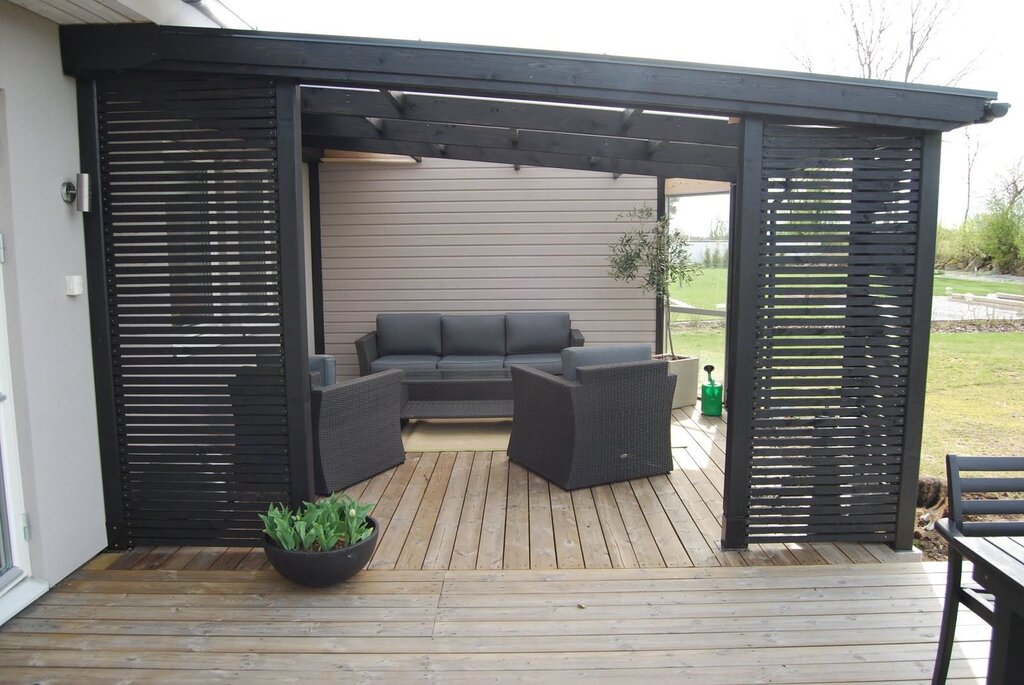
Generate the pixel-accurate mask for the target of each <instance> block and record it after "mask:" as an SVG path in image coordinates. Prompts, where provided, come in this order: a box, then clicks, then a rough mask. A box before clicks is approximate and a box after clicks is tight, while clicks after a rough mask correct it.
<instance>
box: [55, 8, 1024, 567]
mask: <svg viewBox="0 0 1024 685" xmlns="http://www.w3.org/2000/svg"><path fill="white" fill-rule="evenodd" d="M61 44H62V51H63V58H64V67H65V72H66V73H68V74H69V75H72V76H75V77H76V78H78V80H79V93H80V99H79V104H80V126H81V132H80V135H81V140H82V157H83V166H84V168H85V170H86V171H89V172H91V173H93V174H95V175H96V176H97V177H98V179H99V183H97V184H95V185H96V186H97V187H98V192H99V194H98V196H97V197H96V198H95V206H96V207H97V208H98V211H95V212H93V213H91V214H89V215H87V220H86V230H87V233H86V237H87V249H88V255H89V270H90V271H89V279H90V304H91V308H92V309H91V311H92V321H93V330H94V336H93V349H94V356H95V362H96V370H97V397H98V400H99V407H100V408H99V413H100V416H99V419H100V427H101V443H102V454H103V468H104V482H105V493H106V502H107V515H108V522H109V528H110V540H111V544H113V545H116V546H125V545H131V544H137V543H140V542H151V543H152V542H156V543H173V542H191V543H194V542H197V541H209V540H219V541H225V542H227V541H236V540H247V539H252V537H253V536H254V535H255V526H254V525H253V519H254V518H255V517H254V516H253V514H252V512H254V511H255V510H257V509H259V508H261V507H265V505H266V502H267V501H270V500H274V499H291V500H300V499H303V498H307V497H309V496H310V494H311V492H312V468H311V461H312V459H311V447H310V442H311V440H310V428H309V426H310V420H309V411H310V409H309V389H308V382H307V378H306V368H305V354H306V350H307V349H308V347H307V345H308V341H307V334H306V321H305V297H306V293H305V292H304V290H305V287H304V276H303V274H304V273H305V265H304V262H303V249H302V244H301V243H302V237H301V234H302V231H301V226H302V211H303V210H302V207H301V197H300V195H301V194H300V191H299V189H300V177H299V167H300V165H301V160H302V150H303V148H304V147H305V148H306V149H307V150H313V151H314V154H313V155H312V156H311V157H312V159H317V158H318V157H319V154H315V151H317V150H322V149H341V150H353V151H367V152H379V153H393V154H401V155H411V156H416V157H420V156H422V157H450V158H456V159H466V160H478V161H487V162H497V163H503V164H511V165H531V166H547V167H560V168H569V169H585V170H593V171H603V172H609V173H612V174H624V173H629V174H643V175H650V176H657V177H661V178H667V177H683V178H696V179H705V180H715V181H727V182H730V183H732V184H733V204H734V211H733V227H732V231H731V238H730V241H731V245H730V260H731V264H730V286H729V302H728V304H729V307H728V310H729V320H728V331H729V334H728V339H729V343H728V350H727V358H728V363H729V366H730V369H731V373H730V387H729V397H730V407H729V411H730V418H729V429H728V430H729V435H728V448H727V464H726V494H725V512H724V543H725V545H726V546H729V547H738V546H743V545H746V544H747V543H748V542H751V541H767V540H780V541H784V540H865V541H867V540H870V541H886V542H890V543H892V544H894V545H895V546H897V547H900V548H906V547H909V546H910V544H911V538H912V533H913V515H914V505H915V499H916V480H917V473H918V467H919V456H920V455H919V450H920V438H921V423H922V417H923V408H924V388H925V377H926V370H927V350H928V329H929V323H930V304H931V286H932V261H933V257H934V237H935V235H934V234H935V225H936V205H937V195H938V169H939V147H940V134H941V132H942V131H946V130H950V129H953V128H956V127H959V126H963V125H966V124H971V123H976V122H983V121H989V120H991V119H992V118H995V117H998V116H1001V115H1002V114H1004V113H1005V112H1006V109H1007V107H1006V105H1002V104H1000V103H997V102H995V98H996V95H995V94H994V93H989V92H979V91H968V90H962V89H950V88H936V87H929V86H917V85H909V84H894V83H886V82H878V81H868V80H862V79H849V78H838V77H823V76H816V75H811V74H796V73H788V72H773V71H766V70H756V69H740V68H734V67H719V66H709V65H699V64H685V63H675V62H665V61H654V60H641V59H632V58H619V57H607V56H596V55H578V54H566V53H555V52H541V51H526V50H514V49H504V48H483V47H472V46H461V45H441V44H429V43H416V42H403V41H385V40H369V39H354V38H339V37H329V36H301V35H290V34H271V33H261V32H234V31H223V30H208V29H185V28H173V27H157V26H152V25H120V26H74V27H72V26H66V27H62V29H61ZM313 168H315V165H314V167H313ZM313 211H315V206H314V208H313ZM314 251H315V250H314ZM315 259H317V256H316V255H314V260H315ZM182 502H184V505H183V504H182Z"/></svg>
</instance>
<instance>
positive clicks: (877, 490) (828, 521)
mask: <svg viewBox="0 0 1024 685" xmlns="http://www.w3.org/2000/svg"><path fill="white" fill-rule="evenodd" d="M920 158H921V141H920V139H919V138H916V137H913V136H910V135H903V134H900V133H895V132H894V133H892V134H887V135H878V136H876V135H871V136H865V135H862V134H858V133H856V132H852V131H844V130H842V129H823V128H804V127H794V126H782V125H773V126H766V127H765V132H764V146H763V158H762V161H763V170H762V176H761V179H760V182H761V207H760V215H761V222H760V230H759V235H758V238H757V239H758V249H757V252H758V265H759V269H758V274H757V283H758V292H757V300H756V330H757V340H756V341H755V354H754V369H753V373H754V378H753V386H752V388H753V398H754V399H753V401H754V408H753V413H752V425H751V430H750V435H751V445H750V452H749V454H750V455H751V457H750V459H751V461H750V494H749V503H750V508H749V519H748V525H747V533H748V536H747V540H748V541H749V542H751V543H756V542H762V543H764V542H782V541H809V540H858V541H892V540H894V539H895V533H896V502H897V493H898V492H899V486H900V483H899V479H900V473H901V466H902V464H901V461H902V453H903V428H902V426H903V417H902V414H903V411H904V406H905V400H906V393H907V377H908V363H909V348H910V325H911V317H912V314H913V295H914V292H913V287H914V284H913V276H914V264H915V259H916V252H917V233H916V232H917V219H918V193H919V188H920V184H919V183H918V179H919V177H920Z"/></svg>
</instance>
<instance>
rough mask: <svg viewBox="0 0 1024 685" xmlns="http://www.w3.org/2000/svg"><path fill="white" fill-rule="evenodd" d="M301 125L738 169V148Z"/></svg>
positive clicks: (349, 121)
mask: <svg viewBox="0 0 1024 685" xmlns="http://www.w3.org/2000/svg"><path fill="white" fill-rule="evenodd" d="M302 125H303V132H304V135H306V136H331V137H341V138H363V137H366V138H384V139H387V140H392V141H405V142H411V143H433V144H437V143H446V144H453V145H478V146H481V147H487V148H495V149H507V150H522V151H527V152H551V153H556V154H563V155H578V156H580V157H582V158H586V159H589V158H591V157H595V158H612V157H614V158H621V159H629V160H636V161H653V162H660V163H665V164H685V165H688V166H707V167H713V168H715V169H716V170H729V171H732V170H735V168H736V163H737V151H736V149H735V148H729V147H723V146H715V145H691V144H687V143H661V144H658V145H653V143H654V142H655V141H646V140H636V139H632V138H613V137H609V136H593V135H581V134H570V133H554V132H550V131H533V130H523V129H516V135H513V134H512V133H511V132H510V131H509V129H505V128H497V127H489V126H470V125H462V124H438V123H431V122H419V121H407V120H404V119H385V120H383V126H382V127H381V128H378V127H377V126H373V125H368V124H367V122H366V120H365V118H360V117H353V116H342V115H329V114H306V115H304V116H303V118H302Z"/></svg>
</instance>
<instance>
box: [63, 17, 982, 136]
mask: <svg viewBox="0 0 1024 685" xmlns="http://www.w3.org/2000/svg"><path fill="white" fill-rule="evenodd" d="M60 39H61V53H62V58H63V66H64V72H65V73H66V74H68V75H70V76H96V75H99V74H103V73H108V72H112V71H123V70H148V71H164V72H191V73H197V72H198V73H222V74H258V75H262V76H270V77H273V78H277V79H290V80H293V81H295V82H299V83H308V84H325V85H332V84H333V85H352V86H357V87H363V88H382V89H387V90H403V91H410V90H412V91H420V92H433V93H452V94H460V95H470V96H484V97H498V98H513V99H520V100H539V101H548V102H551V101H557V102H571V103H581V104H590V105H597V106H602V107H614V108H618V109H623V108H630V109H631V108H643V109H646V110H648V111H649V110H665V111H673V112H693V113H706V114H718V115H724V116H748V115H757V116H761V117H780V118H789V119H792V120H797V121H807V122H817V123H823V124H835V123H844V124H851V123H852V124H861V125H872V126H899V127H907V128H916V129H928V130H945V129H952V128H956V127H958V126H962V125H964V124H968V123H974V122H978V121H982V120H984V119H985V118H986V117H990V116H996V115H998V112H997V111H996V110H994V109H992V108H991V107H990V105H991V104H992V101H993V100H994V99H995V98H996V97H997V96H996V94H995V93H992V92H986V91H972V90H965V89H956V88H941V87H937V86H924V85H918V84H905V83H895V82H882V81H871V80H867V79H855V78H842V77H837V76H821V75H817V74H806V73H799V72H784V71H770V70H766V69H752V68H739V67H725V66H713V65H707V64H694V63H687V62H669V61H664V60H652V59H639V58H628V57H613V56H608V55H587V54H576V53H565V52H549V51H541V50H525V49H513V48H496V47H481V46H469V45H453V44H444V43H426V42H420V41H397V40H385V39H373V38H346V37H338V36H312V35H300V34H285V33H269V32H263V31H234V30H225V29H201V28H191V27H176V26H156V25H152V24H107V25H77V26H70V25H68V26H61V27H60Z"/></svg>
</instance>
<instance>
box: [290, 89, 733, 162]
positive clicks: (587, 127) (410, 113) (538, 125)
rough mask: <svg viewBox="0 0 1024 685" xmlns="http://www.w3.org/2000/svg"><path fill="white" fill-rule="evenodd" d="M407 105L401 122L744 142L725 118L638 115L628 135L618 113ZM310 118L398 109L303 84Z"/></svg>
mask: <svg viewBox="0 0 1024 685" xmlns="http://www.w3.org/2000/svg"><path fill="white" fill-rule="evenodd" d="M405 101H406V108H405V109H404V110H402V113H401V119H402V120H403V121H419V122H434V123H442V124H471V125H475V126H497V127H502V128H508V129H511V130H517V129H520V128H523V129H528V130H531V131H555V132H560V133H577V134H583V135H589V136H612V137H617V138H622V137H628V138H633V139H638V140H661V141H676V142H684V143H694V144H698V145H719V146H726V147H732V148H735V147H737V146H738V145H739V142H740V131H739V128H740V127H739V126H736V125H734V124H730V123H729V122H728V121H725V120H723V119H699V118H696V117H683V116H665V115H660V114H638V115H637V116H636V117H635V119H634V121H633V123H632V124H631V125H630V127H629V131H628V134H623V131H622V113H621V112H619V111H617V110H606V109H591V108H580V107H560V106H556V105H540V104H536V103H532V102H507V101H500V100H475V99H469V98H451V97H443V96H439V95H422V94H415V93H407V94H406V96H405ZM310 114H339V115H346V114H347V115H350V116H366V117H381V118H394V117H395V111H394V109H393V108H392V107H391V105H390V104H389V103H387V102H386V101H385V99H384V97H382V96H381V95H380V94H379V93H378V92H374V91H362V90H339V89H337V88H317V87H315V86H303V87H302V115H303V116H304V117H305V116H307V115H310Z"/></svg>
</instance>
